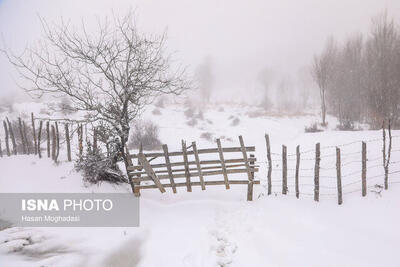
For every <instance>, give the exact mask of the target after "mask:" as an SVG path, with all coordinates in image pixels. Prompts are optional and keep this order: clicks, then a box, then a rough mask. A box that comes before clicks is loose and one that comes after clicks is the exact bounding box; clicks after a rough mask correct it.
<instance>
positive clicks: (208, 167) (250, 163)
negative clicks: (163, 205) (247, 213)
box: [127, 136, 260, 201]
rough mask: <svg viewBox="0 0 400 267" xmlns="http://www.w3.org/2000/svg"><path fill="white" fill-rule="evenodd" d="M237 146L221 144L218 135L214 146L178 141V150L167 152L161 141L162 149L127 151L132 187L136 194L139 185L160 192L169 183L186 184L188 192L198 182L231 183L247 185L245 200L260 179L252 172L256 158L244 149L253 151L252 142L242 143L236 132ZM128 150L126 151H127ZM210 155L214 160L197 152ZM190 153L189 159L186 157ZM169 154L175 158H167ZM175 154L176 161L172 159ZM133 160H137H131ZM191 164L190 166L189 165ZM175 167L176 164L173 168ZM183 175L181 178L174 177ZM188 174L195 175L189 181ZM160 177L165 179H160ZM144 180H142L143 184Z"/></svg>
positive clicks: (173, 187) (174, 190)
mask: <svg viewBox="0 0 400 267" xmlns="http://www.w3.org/2000/svg"><path fill="white" fill-rule="evenodd" d="M239 142H240V147H226V148H223V147H222V145H221V141H220V139H217V148H207V149H197V145H196V142H192V144H191V145H190V146H186V142H185V141H182V150H181V151H177V152H169V151H168V146H167V145H163V152H162V153H143V151H139V153H137V154H133V155H129V156H128V158H129V166H128V168H127V170H128V176H129V181H130V183H131V186H132V190H133V192H134V194H135V195H136V196H139V195H140V190H141V189H154V188H158V189H159V190H160V192H161V193H164V192H166V191H165V188H166V187H168V188H169V187H170V188H172V191H173V192H174V193H177V190H176V187H186V190H187V191H188V192H191V191H192V186H201V189H202V190H206V186H210V185H225V188H226V189H229V188H230V185H231V184H243V185H247V200H248V201H251V200H253V184H259V183H260V181H256V180H255V179H254V173H255V172H258V168H257V167H258V166H256V165H255V164H254V162H255V161H256V158H255V157H254V155H253V154H250V155H249V156H248V155H247V153H248V152H255V147H254V146H250V147H249V146H245V145H244V141H243V138H242V136H239ZM127 152H128V151H127ZM232 153H236V154H237V153H240V156H237V155H236V156H235V157H234V158H229V159H226V154H232ZM202 154H206V155H205V156H206V157H207V159H208V158H210V157H211V156H212V155H213V154H214V155H216V156H218V158H217V159H214V160H209V159H208V160H205V159H202V160H201V159H200V155H202ZM190 156H193V159H192V160H190V159H189V157H190ZM157 158H159V159H161V163H157V164H152V163H151V162H152V161H153V160H156V159H157ZM171 158H173V159H175V161H173V162H172V161H171ZM177 158H178V161H176V159H177ZM133 160H137V163H136V164H134V163H133ZM193 166H194V167H193ZM173 167H178V168H173ZM229 174H247V179H246V180H243V179H241V180H238V179H233V180H232V179H229V178H228V175H229ZM221 175H222V176H223V180H222V179H219V180H218V179H217V180H215V179H214V180H208V176H214V177H215V176H217V177H221ZM182 178H184V179H185V181H183V182H180V181H177V180H179V179H182ZM192 178H196V179H197V178H198V181H193V180H192ZM161 180H167V181H169V182H166V183H162V181H161ZM143 183H144V184H143Z"/></svg>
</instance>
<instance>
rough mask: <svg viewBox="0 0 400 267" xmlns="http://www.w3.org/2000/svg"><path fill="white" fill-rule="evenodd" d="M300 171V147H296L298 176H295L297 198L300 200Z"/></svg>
mask: <svg viewBox="0 0 400 267" xmlns="http://www.w3.org/2000/svg"><path fill="white" fill-rule="evenodd" d="M299 170H300V146H297V147H296V176H295V183H296V184H295V186H296V197H297V198H299V195H300V191H299Z"/></svg>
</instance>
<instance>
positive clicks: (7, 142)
mask: <svg viewBox="0 0 400 267" xmlns="http://www.w3.org/2000/svg"><path fill="white" fill-rule="evenodd" d="M3 126H4V132H5V133H6V140H5V142H6V151H7V156H10V155H11V154H10V144H9V138H8V129H7V123H6V122H5V121H3Z"/></svg>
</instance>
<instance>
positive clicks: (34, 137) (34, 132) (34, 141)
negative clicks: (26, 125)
mask: <svg viewBox="0 0 400 267" xmlns="http://www.w3.org/2000/svg"><path fill="white" fill-rule="evenodd" d="M31 119H32V134H33V144H34V150H35V151H34V153H35V155H37V149H38V145H37V140H36V128H35V119H34V117H33V112H32V113H31Z"/></svg>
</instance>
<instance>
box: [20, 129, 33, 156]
mask: <svg viewBox="0 0 400 267" xmlns="http://www.w3.org/2000/svg"><path fill="white" fill-rule="evenodd" d="M22 126H23V129H24V139H25V144H26V152H27V153H28V155H29V154H30V153H31V145H30V144H29V142H28V138H27V137H26V124H25V121H22Z"/></svg>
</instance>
